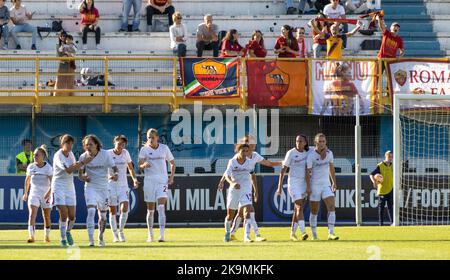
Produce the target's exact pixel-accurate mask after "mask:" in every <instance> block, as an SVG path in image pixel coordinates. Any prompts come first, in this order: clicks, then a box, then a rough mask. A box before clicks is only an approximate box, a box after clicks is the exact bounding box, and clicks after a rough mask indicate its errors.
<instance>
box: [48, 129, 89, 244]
mask: <svg viewBox="0 0 450 280" xmlns="http://www.w3.org/2000/svg"><path fill="white" fill-rule="evenodd" d="M59 141H60V145H61V148H60V149H59V150H58V151H57V152H56V153H55V155H54V156H53V178H52V183H51V194H52V205H55V206H56V207H57V208H58V211H59V229H60V232H61V246H62V247H66V246H67V244H68V245H70V246H71V245H73V238H72V235H71V234H70V231H71V230H72V227H73V225H74V223H75V206H76V202H77V198H76V195H75V185H74V183H73V174H72V173H73V172H75V171H76V170H78V169H80V168H81V167H82V166H83V165H84V164H86V163H87V162H89V161H90V160H91V158H85V159H84V162H76V160H75V156H74V154H73V152H72V147H73V144H74V142H75V139H74V138H73V137H72V136H71V135H69V134H64V135H63V136H61V137H60V138H59ZM49 197H50V191H47V193H46V194H45V197H44V198H45V199H47V198H49Z"/></svg>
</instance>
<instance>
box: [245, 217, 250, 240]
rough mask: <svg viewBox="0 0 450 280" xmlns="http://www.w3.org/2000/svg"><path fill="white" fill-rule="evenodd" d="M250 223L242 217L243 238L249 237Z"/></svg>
mask: <svg viewBox="0 0 450 280" xmlns="http://www.w3.org/2000/svg"><path fill="white" fill-rule="evenodd" d="M251 226H252V223H251V220H250V219H244V229H245V230H244V238H250V229H251Z"/></svg>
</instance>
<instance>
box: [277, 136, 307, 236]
mask: <svg viewBox="0 0 450 280" xmlns="http://www.w3.org/2000/svg"><path fill="white" fill-rule="evenodd" d="M308 153H309V146H308V140H307V139H306V136H305V135H302V134H300V135H297V137H296V138H295V148H293V149H290V150H289V151H288V152H287V153H286V156H285V158H284V161H283V169H281V172H280V177H279V180H278V190H277V195H279V196H280V195H281V194H282V189H283V180H284V175H285V174H286V171H287V169H288V168H289V177H288V192H289V195H290V196H291V198H292V201H294V203H295V206H294V214H293V215H292V225H291V237H290V238H291V240H292V241H298V239H297V236H296V235H295V232H296V231H297V227H300V231H301V232H302V240H306V239H308V234H307V233H306V231H305V218H304V217H303V206H304V205H305V199H306V197H307V196H308V195H309V194H310V193H311V186H309V185H307V184H306V180H305V173H306V159H307V157H308Z"/></svg>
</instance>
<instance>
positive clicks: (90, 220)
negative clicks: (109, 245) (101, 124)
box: [78, 134, 119, 247]
mask: <svg viewBox="0 0 450 280" xmlns="http://www.w3.org/2000/svg"><path fill="white" fill-rule="evenodd" d="M83 148H84V150H85V152H84V153H83V154H82V155H81V156H80V162H85V160H86V159H91V160H90V161H89V162H88V163H86V164H85V166H84V168H83V169H80V170H79V172H78V177H79V178H80V180H81V181H83V182H85V184H84V198H85V200H86V206H87V212H88V214H87V218H86V227H87V231H88V236H89V246H90V247H92V246H94V230H95V208H97V209H98V216H99V219H98V229H99V232H98V246H100V247H103V246H105V241H104V240H103V233H104V232H105V227H106V212H107V210H108V197H109V190H108V178H109V179H110V180H112V181H117V179H118V177H119V170H118V169H117V167H116V165H115V163H114V160H113V158H112V156H111V155H110V153H108V152H107V151H106V150H103V149H102V142H101V141H100V140H99V139H98V137H97V136H95V135H94V134H90V135H87V136H85V137H84V138H83ZM109 169H112V171H113V174H112V176H109V172H108V170H109Z"/></svg>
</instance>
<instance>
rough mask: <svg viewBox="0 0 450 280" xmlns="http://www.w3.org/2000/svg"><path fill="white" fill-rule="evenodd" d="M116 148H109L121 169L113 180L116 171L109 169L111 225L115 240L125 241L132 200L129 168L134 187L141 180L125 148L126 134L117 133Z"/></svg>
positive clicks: (115, 162) (137, 185)
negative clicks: (138, 178)
mask: <svg viewBox="0 0 450 280" xmlns="http://www.w3.org/2000/svg"><path fill="white" fill-rule="evenodd" d="M113 143H114V149H110V150H108V153H109V154H110V155H111V156H112V158H113V160H114V164H115V166H117V168H118V170H119V178H118V180H117V181H113V180H112V178H113V176H114V171H113V170H112V169H109V180H108V188H109V225H110V226H111V231H112V233H113V242H118V241H120V242H125V235H124V233H123V229H124V228H125V224H126V223H127V219H128V206H129V200H130V188H129V187H128V180H127V169H128V171H129V172H130V175H131V178H132V179H133V186H134V189H136V188H138V187H139V182H138V180H137V178H136V173H135V172H134V167H133V162H132V160H131V157H130V153H129V152H128V151H127V150H126V149H125V146H126V145H127V143H128V139H127V137H125V135H117V136H116V137H114V140H113ZM119 205H120V217H119V230H117V220H116V215H117V207H118V206H119Z"/></svg>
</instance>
